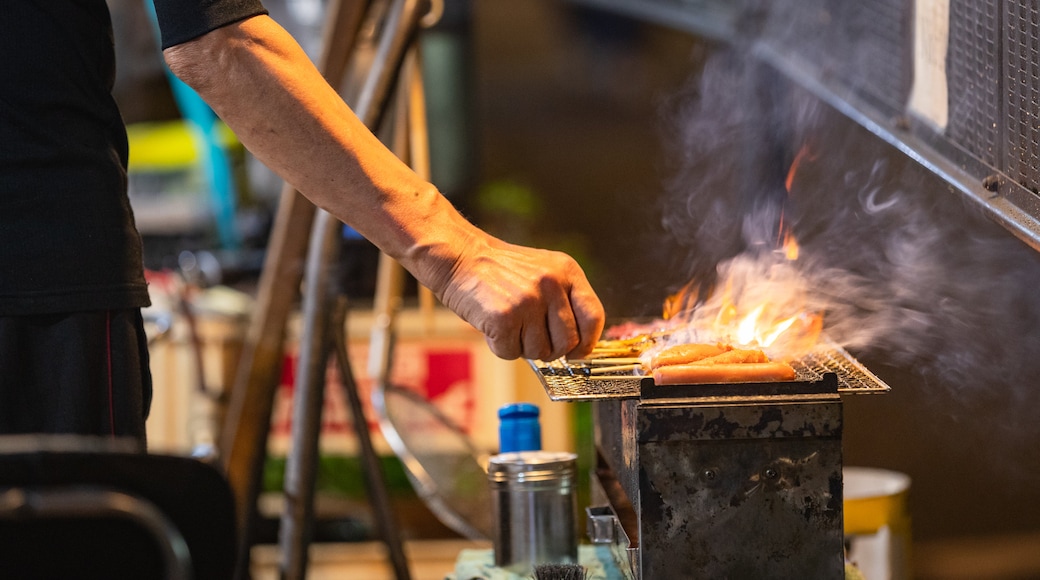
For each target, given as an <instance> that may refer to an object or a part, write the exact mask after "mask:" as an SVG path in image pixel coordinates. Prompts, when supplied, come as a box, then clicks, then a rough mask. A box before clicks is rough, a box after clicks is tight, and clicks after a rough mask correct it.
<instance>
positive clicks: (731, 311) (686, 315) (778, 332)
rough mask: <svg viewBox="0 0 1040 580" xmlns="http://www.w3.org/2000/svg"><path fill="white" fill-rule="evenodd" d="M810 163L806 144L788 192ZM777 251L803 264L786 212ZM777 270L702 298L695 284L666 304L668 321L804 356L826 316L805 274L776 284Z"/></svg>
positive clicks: (778, 353) (722, 283)
mask: <svg viewBox="0 0 1040 580" xmlns="http://www.w3.org/2000/svg"><path fill="white" fill-rule="evenodd" d="M811 158H812V154H811V151H810V148H809V146H808V145H804V146H803V147H802V148H801V149H800V150H799V152H798V154H797V155H796V156H795V159H794V161H793V162H792V164H791V169H790V171H789V172H788V174H787V179H786V180H785V186H786V188H787V191H788V193H790V191H791V187H792V185H793V183H794V178H795V174H796V173H797V171H798V168H799V166H800V165H801V163H802V162H803V161H805V160H807V159H811ZM777 248H778V250H779V252H780V253H781V254H782V255H783V257H784V258H785V259H786V262H788V263H789V262H794V261H796V260H798V257H799V254H800V251H801V249H800V247H799V245H798V242H797V241H796V240H795V236H794V235H793V234H792V233H791V231H790V230H789V228H788V227H787V224H786V223H785V221H784V215H783V213H781V216H780V224H779V230H778V237H777ZM775 265H777V264H774V263H773V262H769V263H768V264H765V263H763V264H761V265H760V269H758V270H755V269H752V271H753V272H754V273H755V274H758V275H759V276H760V277H761V280H757V279H754V276H752V277H750V278H748V275H747V272H746V271H745V272H743V273H742V276H743V277H741V278H739V281H734V280H733V279H726V278H725V277H724V278H723V279H720V280H719V281H718V286H717V287H715V288H713V289H711V290H712V292H710V293H708V295H707V296H704V295H702V293H701V290H702V286H701V284H700V283H699V282H698V281H697V280H691V281H690V282H689V283H687V284H686V285H685V286H683V287H682V288H681V289H680V290H679V291H678V292H676V293H675V294H672V295H670V296H668V297H667V298H666V299H665V301H664V305H663V312H664V318H665V319H666V320H673V321H674V322H681V323H683V324H686V325H688V326H690V327H693V328H694V329H695V330H697V331H705V332H708V333H710V334H711V335H713V336H714V337H715V339H717V340H725V341H729V342H732V343H734V344H735V345H739V346H745V347H757V348H762V349H767V350H768V351H769V352H770V355H771V356H773V357H778V358H792V357H796V356H799V355H801V354H804V353H805V352H807V351H808V350H809V349H811V348H812V347H813V345H815V344H816V342H817V340H818V339H819V337H820V334H821V332H822V330H823V315H822V314H821V313H818V312H812V311H811V310H810V308H809V305H808V299H807V297H806V295H805V294H806V292H808V290H807V289H805V288H804V287H803V285H802V284H801V283H800V282H801V279H800V275H797V274H796V271H795V270H793V269H791V270H789V271H788V272H789V273H788V276H787V277H779V278H776V279H773V276H772V275H770V274H769V272H771V270H770V266H775ZM720 273H723V272H722V271H720ZM729 275H733V272H732V271H731V272H729ZM767 278H768V279H767ZM738 289H739V290H738Z"/></svg>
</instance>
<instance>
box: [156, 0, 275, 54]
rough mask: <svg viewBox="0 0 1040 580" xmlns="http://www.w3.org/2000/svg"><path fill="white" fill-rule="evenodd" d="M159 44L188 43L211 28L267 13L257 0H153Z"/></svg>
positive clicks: (164, 45)
mask: <svg viewBox="0 0 1040 580" xmlns="http://www.w3.org/2000/svg"><path fill="white" fill-rule="evenodd" d="M153 2H154V4H155V15H156V17H157V19H158V21H159V30H160V32H161V33H162V47H163V48H164V49H166V48H169V47H171V46H174V45H177V44H181V43H182V42H187V41H189V40H191V39H193V38H198V37H199V36H202V35H203V34H206V33H207V32H209V31H211V30H215V29H217V28H220V27H221V26H227V25H228V24H231V23H234V22H238V21H239V20H245V19H246V18H249V17H250V16H257V15H259V14H267V10H266V9H265V8H264V6H263V4H261V3H260V0H153Z"/></svg>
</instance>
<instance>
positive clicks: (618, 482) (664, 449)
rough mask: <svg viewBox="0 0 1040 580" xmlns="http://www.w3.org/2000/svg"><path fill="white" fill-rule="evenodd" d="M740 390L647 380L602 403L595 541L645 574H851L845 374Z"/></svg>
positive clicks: (598, 407)
mask: <svg viewBox="0 0 1040 580" xmlns="http://www.w3.org/2000/svg"><path fill="white" fill-rule="evenodd" d="M648 383H649V384H648ZM761 387H763V389H768V386H767V385H761ZM733 388H734V385H719V386H710V385H698V386H690V387H686V386H669V387H654V386H653V383H652V381H648V382H646V381H645V382H644V383H643V387H642V388H641V393H640V397H639V398H638V399H632V398H629V399H614V400H609V399H608V400H601V401H596V402H594V403H593V407H594V413H595V425H596V433H595V440H596V447H597V452H598V468H597V472H596V477H593V478H592V480H593V485H592V487H593V490H592V497H593V507H591V508H589V510H588V513H589V531H590V536H591V538H592V540H593V541H594V542H598V543H610V544H612V550H611V551H612V553H613V554H614V557H615V559H616V560H617V564H618V567H619V568H620V569H621V570H622V572H623V573H624V574H625V575H626V577H628V578H634V579H642V578H675V577H679V576H682V577H693V578H792V579H793V578H799V579H800V578H819V579H826V578H835V579H837V578H843V577H844V535H843V519H842V515H843V512H842V475H841V474H842V450H841V430H842V405H841V398H840V396H839V395H838V389H837V379H836V377H835V375H833V374H827V375H825V376H824V378H823V379H822V380H820V381H814V382H798V383H788V384H787V385H785V388H784V390H783V392H775V389H773V391H774V392H766V393H764V394H754V391H755V390H756V385H753V384H752V385H740V387H739V389H738V390H739V391H740V394H738V395H729V396H727V395H726V393H727V390H729V392H732V390H733ZM691 393H699V394H698V395H697V396H690V395H691Z"/></svg>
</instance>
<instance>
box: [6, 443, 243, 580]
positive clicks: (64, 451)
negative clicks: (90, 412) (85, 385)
mask: <svg viewBox="0 0 1040 580" xmlns="http://www.w3.org/2000/svg"><path fill="white" fill-rule="evenodd" d="M235 548H236V542H235V518H234V501H233V497H232V494H231V489H230V487H229V485H228V483H227V481H226V480H225V479H224V477H223V475H222V474H221V473H220V472H219V471H218V470H217V469H216V468H215V467H213V466H211V465H209V464H206V463H203V462H201V461H199V460H197V459H194V458H190V457H181V456H171V455H157V454H148V453H144V452H141V451H135V450H134V449H133V447H132V446H128V445H127V444H126V443H125V442H120V441H114V440H111V439H97V438H88V437H69V436H35V435H34V436H26V435H16V436H2V437H0V570H3V575H4V576H5V577H11V578H27V579H31V578H81V579H92V578H99V579H100V578H134V579H142V580H147V579H151V578H192V579H194V580H209V579H214V580H226V579H228V578H231V577H232V576H233V575H234V566H235Z"/></svg>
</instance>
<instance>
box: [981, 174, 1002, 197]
mask: <svg viewBox="0 0 1040 580" xmlns="http://www.w3.org/2000/svg"><path fill="white" fill-rule="evenodd" d="M982 187H984V188H986V191H992V192H994V193H996V192H997V190H999V189H1000V177H999V176H998V175H996V174H993V175H987V176H986V178H985V179H983V180H982Z"/></svg>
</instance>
